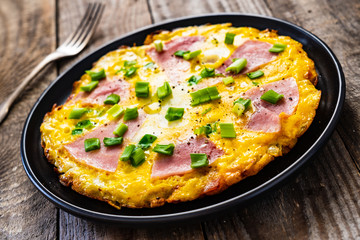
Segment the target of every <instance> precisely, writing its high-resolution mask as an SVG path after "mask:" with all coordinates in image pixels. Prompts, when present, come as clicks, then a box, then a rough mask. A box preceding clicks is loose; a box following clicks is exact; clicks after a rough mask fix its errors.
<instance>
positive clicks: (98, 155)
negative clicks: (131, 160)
mask: <svg viewBox="0 0 360 240" xmlns="http://www.w3.org/2000/svg"><path fill="white" fill-rule="evenodd" d="M144 120H145V115H144V114H140V113H139V116H138V118H137V119H134V120H131V121H127V122H126V125H127V126H128V130H127V131H126V133H125V134H124V136H123V137H124V142H125V140H126V139H128V138H132V137H133V136H134V135H135V134H136V133H137V131H138V129H139V128H140V127H141V125H142V123H143V122H144ZM118 124H119V122H116V121H112V122H110V123H108V124H105V125H102V126H99V127H97V128H96V129H94V130H93V131H91V132H89V133H87V134H85V135H83V136H81V137H79V138H78V139H76V140H75V141H74V142H72V143H69V144H67V145H65V146H64V147H65V149H66V150H67V151H68V152H69V153H70V154H71V155H72V156H73V157H74V158H75V159H76V160H78V161H80V162H82V161H83V162H84V163H85V164H87V165H89V166H92V167H95V168H98V169H102V170H105V171H109V172H115V170H116V168H117V165H118V160H119V155H120V153H121V152H122V149H123V147H124V145H125V144H124V143H123V144H122V145H120V146H113V147H105V146H104V143H103V139H104V137H115V135H114V134H113V131H114V130H115V128H116V126H117V125H118ZM87 138H99V139H100V142H101V146H100V149H98V150H94V151H90V152H85V148H84V141H85V139H87Z"/></svg>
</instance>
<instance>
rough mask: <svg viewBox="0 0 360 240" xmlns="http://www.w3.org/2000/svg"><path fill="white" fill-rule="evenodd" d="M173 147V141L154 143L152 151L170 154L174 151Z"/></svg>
mask: <svg viewBox="0 0 360 240" xmlns="http://www.w3.org/2000/svg"><path fill="white" fill-rule="evenodd" d="M174 148H175V145H174V144H173V143H170V144H167V145H160V144H156V146H155V147H154V149H153V152H157V153H161V154H165V155H169V156H171V155H173V153H174Z"/></svg>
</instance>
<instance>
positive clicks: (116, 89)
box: [74, 78, 130, 104]
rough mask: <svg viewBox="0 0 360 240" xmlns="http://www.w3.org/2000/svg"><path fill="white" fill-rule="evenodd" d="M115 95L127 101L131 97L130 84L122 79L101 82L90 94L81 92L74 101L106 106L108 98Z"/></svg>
mask: <svg viewBox="0 0 360 240" xmlns="http://www.w3.org/2000/svg"><path fill="white" fill-rule="evenodd" d="M112 93H115V94H117V95H119V96H120V97H121V99H127V98H129V96H130V84H129V83H128V82H126V81H125V80H122V79H115V78H114V79H111V80H110V79H106V80H100V81H99V85H98V86H97V87H96V88H95V89H94V90H93V91H91V92H90V93H88V92H80V93H79V94H78V95H76V96H75V98H74V100H78V99H82V101H83V102H84V103H92V104H104V101H105V99H106V97H107V96H109V95H110V94H112Z"/></svg>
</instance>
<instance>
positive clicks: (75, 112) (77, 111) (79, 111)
mask: <svg viewBox="0 0 360 240" xmlns="http://www.w3.org/2000/svg"><path fill="white" fill-rule="evenodd" d="M87 111H88V109H87V108H73V109H72V110H71V112H70V114H69V119H80V118H81V117H82V115H84V114H85V113H86V112H87Z"/></svg>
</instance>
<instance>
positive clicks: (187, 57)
mask: <svg viewBox="0 0 360 240" xmlns="http://www.w3.org/2000/svg"><path fill="white" fill-rule="evenodd" d="M200 53H201V50H196V51H193V52H189V53H185V54H184V56H183V58H184V59H185V60H191V59H193V58H195V57H197V56H198V55H200Z"/></svg>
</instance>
